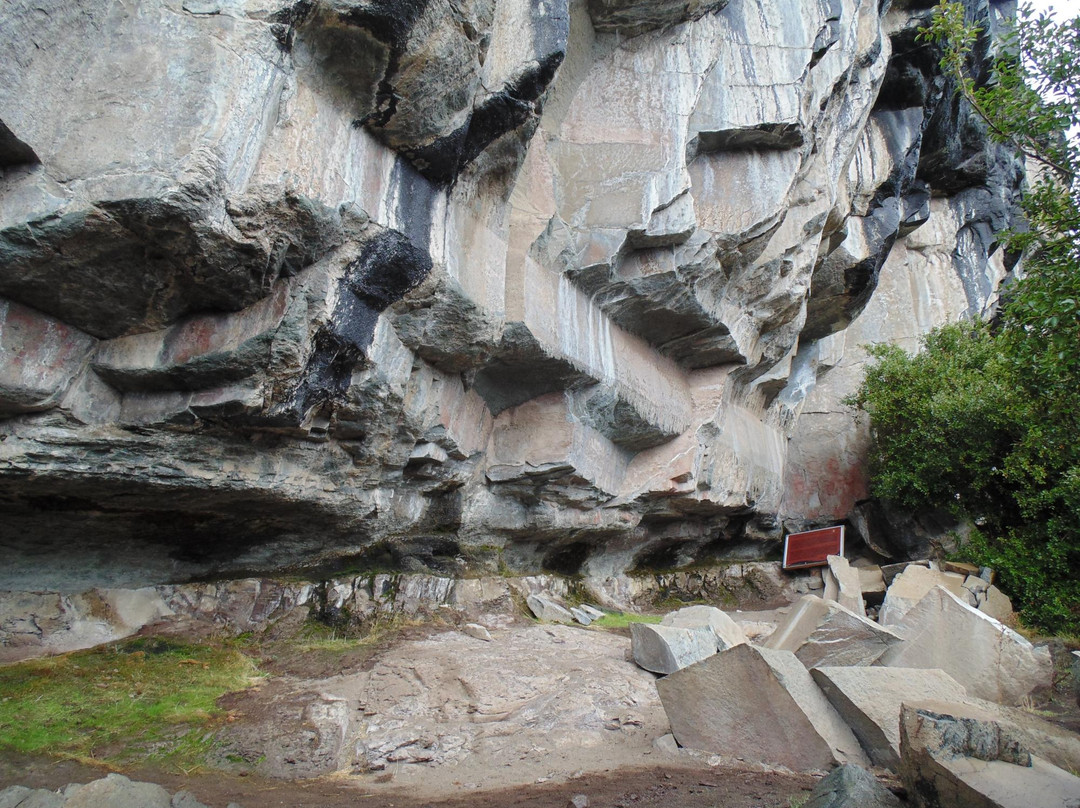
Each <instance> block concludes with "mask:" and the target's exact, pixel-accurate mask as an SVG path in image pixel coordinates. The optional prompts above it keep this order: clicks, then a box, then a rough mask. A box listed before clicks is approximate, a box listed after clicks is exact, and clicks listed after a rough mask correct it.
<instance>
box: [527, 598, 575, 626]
mask: <svg viewBox="0 0 1080 808" xmlns="http://www.w3.org/2000/svg"><path fill="white" fill-rule="evenodd" d="M525 603H526V604H527V605H528V607H529V609H530V610H531V611H532V613H533V615H534V616H535V617H536V619H537V620H543V621H544V622H547V623H573V622H574V615H573V613H572V612H571V611H570V610H569V609H567V608H566V607H565V606H563V605H562V604H560V603H556V602H555V601H554V600H552V599H551V598H549V597H545V596H544V595H529V597H527V598H526V599H525Z"/></svg>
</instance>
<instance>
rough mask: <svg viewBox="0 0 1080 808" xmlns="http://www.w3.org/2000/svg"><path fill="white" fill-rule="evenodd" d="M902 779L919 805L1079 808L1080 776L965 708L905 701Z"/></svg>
mask: <svg viewBox="0 0 1080 808" xmlns="http://www.w3.org/2000/svg"><path fill="white" fill-rule="evenodd" d="M900 728H901V748H902V753H903V763H902V766H901V776H902V777H903V780H904V784H905V785H906V786H907V789H908V794H909V795H910V796H911V799H912V801H913V802H914V804H915V805H916V806H917V808H973V806H977V808H1032V807H1033V806H1039V808H1075V806H1076V805H1078V804H1080V777H1076V776H1075V775H1073V774H1070V773H1069V772H1067V771H1065V770H1064V769H1060V768H1058V767H1057V766H1054V765H1053V764H1052V763H1049V762H1047V761H1046V760H1043V759H1042V758H1040V757H1037V756H1035V755H1032V754H1031V752H1030V751H1029V749H1028V748H1027V747H1026V746H1025V744H1024V742H1023V739H1021V738H1019V737H1017V736H1016V735H1015V734H1013V733H1012V732H1011V731H1010V729H1009V727H1007V726H1003V725H1002V724H1000V723H998V722H997V721H995V720H994V719H993V718H992V717H988V716H984V715H978V714H974V713H972V712H971V711H970V710H969V708H967V707H966V706H959V707H958V708H954V706H953V705H936V706H933V707H929V706H909V705H904V707H903V710H902V712H901V715H900Z"/></svg>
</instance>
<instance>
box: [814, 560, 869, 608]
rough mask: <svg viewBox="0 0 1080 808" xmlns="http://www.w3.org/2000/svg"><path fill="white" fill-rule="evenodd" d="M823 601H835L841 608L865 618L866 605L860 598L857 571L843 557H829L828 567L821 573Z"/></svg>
mask: <svg viewBox="0 0 1080 808" xmlns="http://www.w3.org/2000/svg"><path fill="white" fill-rule="evenodd" d="M823 575H824V577H825V599H826V600H835V601H836V602H837V603H839V604H840V605H841V606H844V607H845V608H847V609H850V610H851V611H853V612H855V613H856V614H861V615H863V616H864V617H865V616H866V604H865V603H864V602H863V598H862V584H861V582H860V579H859V571H858V570H857V569H855V568H854V567H852V566H851V564H850V563H849V562H848V560H847V559H846V558H844V557H843V556H835V555H832V556H829V566H828V568H827V569H826V570H824V571H823Z"/></svg>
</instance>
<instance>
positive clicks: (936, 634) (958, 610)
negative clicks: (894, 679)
mask: <svg viewBox="0 0 1080 808" xmlns="http://www.w3.org/2000/svg"><path fill="white" fill-rule="evenodd" d="M912 569H918V568H917V567H913V568H912ZM906 574H907V573H905V575H906ZM894 586H895V584H894ZM886 602H888V598H886ZM895 631H896V633H897V634H899V635H900V636H902V637H903V638H904V642H903V643H902V644H900V645H897V646H894V647H893V648H890V649H889V650H888V651H887V652H886V653H885V654H884V655H883V656H882V657H881V659H880V660H879V661H878V664H880V665H884V666H888V667H895V668H940V669H941V670H943V671H945V672H946V673H948V674H949V675H950V676H952V677H953V678H954V679H955V680H956V681H957V682H959V683H960V684H961V685H963V686H964V687H965V688H966V689H967V691H968V693H969V694H970V695H972V696H976V697H978V698H982V699H987V700H988V701H995V702H998V703H1000V704H1010V705H1017V704H1020V703H1022V702H1023V701H1024V700H1025V699H1027V698H1028V697H1029V696H1031V695H1032V694H1033V693H1035V692H1037V691H1039V690H1043V689H1045V688H1047V687H1049V686H1050V676H1051V673H1052V664H1051V660H1050V651H1049V649H1047V648H1036V647H1035V646H1033V645H1032V644H1031V643H1030V642H1028V641H1027V640H1026V639H1025V638H1024V637H1022V636H1020V635H1019V634H1017V633H1016V632H1015V631H1013V630H1012V629H1010V628H1008V627H1007V626H1005V625H1003V624H1002V623H1001V622H999V621H998V620H995V619H994V618H992V617H990V616H989V615H987V614H984V613H983V612H981V611H979V610H978V609H975V608H973V607H971V606H969V605H968V604H967V603H965V602H963V601H962V600H960V598H959V597H957V596H956V595H955V594H953V593H952V592H950V591H948V590H947V589H945V588H944V587H941V586H935V587H934V588H933V589H931V590H930V591H929V592H928V593H927V594H926V596H925V597H924V598H923V599H922V600H921V601H919V604H918V606H916V607H915V608H913V609H911V610H910V611H909V612H908V613H907V615H906V616H905V617H904V619H903V621H902V622H901V623H900V624H899V625H897V626H895Z"/></svg>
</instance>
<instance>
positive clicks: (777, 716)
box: [656, 644, 866, 771]
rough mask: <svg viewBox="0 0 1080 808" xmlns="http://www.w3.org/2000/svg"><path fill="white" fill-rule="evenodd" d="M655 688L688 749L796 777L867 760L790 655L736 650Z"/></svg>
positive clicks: (747, 648) (676, 733)
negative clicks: (778, 769)
mask: <svg viewBox="0 0 1080 808" xmlns="http://www.w3.org/2000/svg"><path fill="white" fill-rule="evenodd" d="M656 688H657V690H658V691H659V693H660V700H661V702H662V703H663V705H664V710H665V711H666V712H667V716H668V720H669V721H670V723H671V731H672V734H673V735H674V736H675V738H676V740H678V742H679V744H680V745H681V746H685V747H689V748H691V749H700V750H703V751H706V752H712V753H714V754H719V755H725V756H730V757H739V758H742V759H743V760H744V761H746V762H751V763H761V764H766V765H774V766H786V767H787V768H789V769H792V770H794V771H817V770H822V769H828V768H830V767H832V766H833V765H835V764H836V763H845V762H855V763H860V764H861V763H864V762H865V761H866V758H865V756H864V755H863V753H862V750H861V748H860V747H859V742H858V741H857V740H856V739H855V736H854V735H853V734H852V733H851V730H850V729H848V727H847V725H846V724H844V722H843V720H842V719H841V718H840V716H839V715H838V714H837V713H836V711H835V710H834V709H833V708H832V706H831V705H830V704H829V702H828V700H827V699H826V698H825V697H824V696H823V695H822V693H821V691H820V690H819V689H818V688H817V686H816V685H815V684H814V682H813V680H812V679H811V678H810V674H809V673H808V672H807V670H806V668H805V667H803V664H802V663H801V662H799V660H798V659H797V658H796V657H795V655H794V654H792V653H791V652H789V651H773V650H769V649H763V648H755V647H753V646H750V645H748V644H743V645H737V646H735V647H734V648H730V649H728V650H727V651H722V652H720V653H719V654H716V655H714V656H712V657H709V658H708V659H706V660H704V661H703V662H699V663H697V664H696V665H691V666H689V667H687V668H683V669H682V670H681V671H678V672H676V673H673V674H671V675H670V676H665V677H664V678H663V679H659V680H657V682H656Z"/></svg>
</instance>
